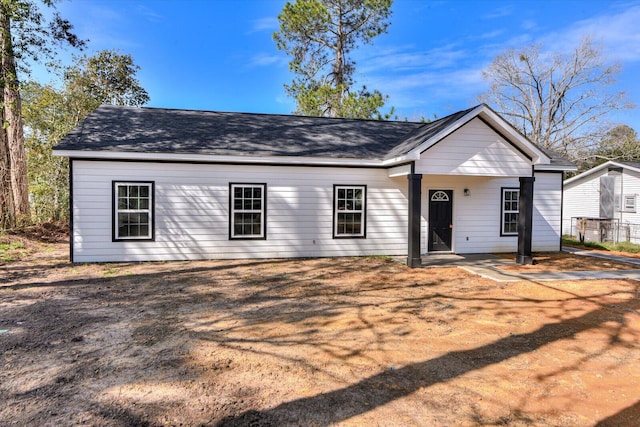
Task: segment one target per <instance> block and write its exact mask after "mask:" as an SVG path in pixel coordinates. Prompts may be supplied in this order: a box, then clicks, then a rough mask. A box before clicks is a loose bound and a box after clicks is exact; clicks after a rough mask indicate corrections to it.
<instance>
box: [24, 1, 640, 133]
mask: <svg viewBox="0 0 640 427" xmlns="http://www.w3.org/2000/svg"><path fill="white" fill-rule="evenodd" d="M284 4H285V1H284V0H209V1H207V0H181V1H178V0H172V1H170V0H126V1H125V0H73V1H64V2H62V3H59V5H58V9H59V10H60V12H61V14H62V15H63V16H64V17H65V18H67V19H69V20H70V21H71V22H72V23H73V24H74V26H75V29H76V33H77V34H78V35H79V36H80V37H82V38H88V39H90V43H89V46H88V49H87V53H88V54H92V53H94V52H96V51H99V50H102V49H117V50H119V51H120V52H122V53H129V54H131V55H132V56H133V58H134V60H135V62H136V63H137V64H138V65H140V67H141V71H140V72H139V79H140V81H141V83H142V85H143V87H145V88H146V89H147V91H148V92H149V95H150V97H151V101H150V102H149V104H148V105H149V106H153V107H165V108H186V109H204V110H216V111H242V112H261V113H285V114H286V113H290V112H292V111H293V110H294V109H295V105H294V103H293V102H292V100H291V99H289V98H287V96H286V94H285V92H284V89H283V84H284V83H287V82H289V81H290V80H291V78H292V75H291V74H290V73H289V70H288V58H287V57H286V55H285V54H284V53H282V52H280V51H278V50H277V49H276V46H275V43H274V42H273V40H272V37H271V34H272V33H273V32H274V31H276V30H277V28H278V21H277V15H278V13H279V12H280V11H281V10H282V8H283V6H284ZM392 10H393V15H392V17H391V26H390V27H389V31H388V33H387V34H384V35H382V36H379V37H378V38H376V39H375V40H374V44H373V45H372V46H364V47H361V48H360V49H358V50H357V51H355V52H354V53H353V57H354V58H355V60H356V63H357V65H356V68H357V71H358V73H357V75H356V79H357V81H358V83H359V84H365V85H366V86H367V87H368V88H372V89H378V90H380V91H381V92H383V93H385V94H387V95H389V101H388V104H387V105H389V106H391V105H393V106H394V107H395V109H396V114H397V115H398V116H400V117H407V118H409V119H418V118H420V117H421V116H424V117H428V118H433V117H434V116H437V117H442V116H445V115H447V114H450V113H452V112H455V111H458V110H461V109H464V108H468V107H469V106H472V105H475V104H477V99H476V98H477V96H478V94H480V93H482V92H483V91H485V90H486V88H487V84H486V83H485V82H484V81H483V79H482V75H481V72H482V70H483V69H485V68H486V67H487V66H488V65H489V64H490V62H491V61H492V59H493V58H494V57H495V56H496V55H497V54H499V53H500V52H501V51H503V50H504V49H507V48H511V47H513V48H519V47H523V46H526V45H529V44H531V43H542V45H543V46H544V48H545V49H548V50H553V51H567V50H569V49H571V48H573V47H575V46H576V45H577V44H578V42H579V40H580V39H581V37H583V36H584V35H589V36H591V37H592V38H593V39H594V40H596V41H597V42H599V43H601V44H602V46H603V47H604V54H605V56H606V58H607V59H608V60H610V61H619V62H620V63H621V64H622V66H623V72H622V74H621V75H620V76H619V82H618V84H617V89H618V90H624V91H626V92H627V93H628V96H629V98H630V100H631V101H632V102H634V103H635V104H637V105H640V85H639V84H638V76H640V0H634V1H604V0H602V1H595V0H591V1H590V0H564V1H562V0H556V1H552V0H537V1H525V0H513V1H489V0H477V1H472V0H457V1H429V0H425V1H419V0H396V1H395V2H394V5H393V8H392ZM65 55H66V58H69V56H70V54H65ZM63 57H65V56H64V55H63ZM67 60H68V59H67ZM33 76H34V77H35V78H37V79H38V80H41V81H44V82H46V81H48V80H49V79H51V78H52V77H51V76H47V75H46V73H45V72H44V70H42V69H37V70H35V72H34V74H33ZM639 112H640V110H638V109H636V110H632V111H630V112H627V113H622V114H616V115H614V116H612V117H611V119H612V120H614V121H616V122H621V123H625V124H628V125H630V126H632V127H633V128H634V129H636V130H637V131H640V117H639Z"/></svg>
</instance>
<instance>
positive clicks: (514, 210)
mask: <svg viewBox="0 0 640 427" xmlns="http://www.w3.org/2000/svg"><path fill="white" fill-rule="evenodd" d="M519 198H520V190H518V189H517V188H503V189H502V210H501V223H502V224H501V227H502V228H501V230H500V234H501V235H503V236H512V235H516V234H518V212H519V206H518V203H519V202H518V199H519Z"/></svg>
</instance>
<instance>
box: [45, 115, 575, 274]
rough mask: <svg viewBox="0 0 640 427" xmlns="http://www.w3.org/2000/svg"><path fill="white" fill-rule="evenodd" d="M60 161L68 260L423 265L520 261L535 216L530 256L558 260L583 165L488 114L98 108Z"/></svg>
mask: <svg viewBox="0 0 640 427" xmlns="http://www.w3.org/2000/svg"><path fill="white" fill-rule="evenodd" d="M54 154H55V155H58V156H67V157H69V159H70V181H71V185H70V187H71V259H72V261H74V262H94V261H146V260H182V259H231V258H277V257H321V256H327V257H331V256H359V255H408V261H409V264H410V265H413V266H417V265H419V263H420V257H421V256H422V255H424V254H428V253H432V252H442V251H444V252H455V253H483V252H484V253H488V252H515V251H516V250H517V249H518V242H519V240H518V239H519V238H518V227H519V225H518V223H519V221H521V220H525V217H527V218H528V220H529V222H528V223H527V224H529V225H526V226H521V229H522V230H524V229H525V228H527V227H528V228H530V230H528V231H527V232H526V233H525V232H524V231H523V235H525V236H528V237H529V238H530V239H531V245H532V247H533V250H534V251H557V250H559V249H560V245H561V215H562V214H561V203H562V177H563V174H562V172H563V171H565V170H575V167H574V166H573V165H572V164H571V163H568V162H566V161H565V160H563V159H561V158H558V157H556V156H554V155H553V154H551V153H549V152H548V151H544V150H542V149H540V148H539V147H537V146H536V145H534V144H532V143H531V142H530V141H528V140H527V139H526V138H525V137H523V136H522V135H521V134H519V133H518V132H517V131H516V130H515V129H513V128H512V127H511V126H510V125H509V124H508V123H507V122H506V121H505V120H503V119H502V118H501V117H500V116H499V115H498V114H497V113H495V112H494V111H493V110H491V109H490V108H489V107H487V106H486V105H479V106H477V107H474V108H471V109H468V110H465V111H460V112H458V113H455V114H452V115H450V116H447V117H444V118H442V119H440V120H437V121H434V122H432V123H410V122H385V121H372V120H347V119H332V118H318V117H300V116H287V115H264V114H246V113H220V112H206V111H188V110H166V109H155V108H130V107H114V106H102V107H100V108H98V109H97V110H96V111H95V112H94V113H92V114H91V115H89V117H87V119H86V120H84V121H83V122H82V123H81V124H80V125H79V126H78V127H77V128H76V129H74V130H73V131H72V132H71V133H70V134H69V135H68V136H67V137H66V138H65V139H64V140H63V141H62V142H61V143H60V144H59V145H58V146H57V147H56V148H55V150H54ZM533 180H535V183H534V184H533V185H534V187H533V189H534V190H533V191H531V190H523V191H522V192H523V197H524V198H523V199H521V198H520V189H521V188H525V187H521V185H530V184H531V182H532V181H533ZM523 183H529V184H523ZM527 188H531V187H527ZM525 194H526V195H525ZM522 203H524V205H528V206H530V207H532V209H530V210H526V211H527V212H530V213H529V214H528V215H520V204H522Z"/></svg>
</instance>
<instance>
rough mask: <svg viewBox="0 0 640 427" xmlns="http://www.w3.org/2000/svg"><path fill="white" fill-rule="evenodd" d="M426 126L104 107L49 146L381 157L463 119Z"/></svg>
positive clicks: (450, 118)
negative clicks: (55, 143) (58, 141)
mask: <svg viewBox="0 0 640 427" xmlns="http://www.w3.org/2000/svg"><path fill="white" fill-rule="evenodd" d="M469 111H470V110H466V111H461V112H459V113H456V114H452V115H451V116H447V117H445V118H442V119H440V120H436V121H434V122H431V123H414V122H390V121H380V120H357V119H333V118H323V117H305V116H291V115H270V114H252V113H221V112H212V111H192V110H169V109H160V108H132V107H117V106H111V105H103V106H101V107H99V108H98V109H97V110H96V111H94V112H93V113H91V114H90V115H89V116H88V117H87V118H86V119H85V120H84V121H83V122H82V123H81V124H80V125H79V126H77V127H76V128H75V129H74V130H72V131H71V132H70V133H69V134H68V135H67V136H66V137H65V138H64V139H63V140H62V141H61V142H60V143H59V144H58V145H57V146H56V147H55V149H56V150H80V151H114V152H115V151H117V152H130V153H134V152H135V153H182V154H205V155H221V156H225V155H227V156H303V157H328V158H347V159H384V158H389V157H394V156H397V155H402V154H405V153H407V152H408V151H410V150H411V149H412V148H415V147H416V146H417V145H419V144H420V143H421V142H422V141H424V138H425V137H429V136H432V135H434V134H436V133H438V132H439V131H440V130H442V129H444V128H445V127H447V126H448V125H449V124H450V123H452V122H453V121H455V120H457V119H458V118H460V117H462V116H463V115H464V114H466V113H467V112H469Z"/></svg>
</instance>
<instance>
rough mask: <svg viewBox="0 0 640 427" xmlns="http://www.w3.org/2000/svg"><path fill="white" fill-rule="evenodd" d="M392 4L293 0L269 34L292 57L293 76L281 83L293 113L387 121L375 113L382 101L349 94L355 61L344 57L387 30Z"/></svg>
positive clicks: (380, 0) (371, 0)
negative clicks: (293, 106)
mask: <svg viewBox="0 0 640 427" xmlns="http://www.w3.org/2000/svg"><path fill="white" fill-rule="evenodd" d="M390 16H391V0H296V1H295V2H293V3H291V2H287V4H286V5H285V6H284V8H283V10H282V13H280V15H279V16H278V20H279V22H280V31H277V32H275V33H274V34H273V38H274V40H275V41H276V44H277V46H278V49H280V50H283V51H284V52H286V53H287V54H289V55H290V56H291V58H292V59H291V61H290V62H289V68H290V70H291V71H292V72H293V73H294V74H295V75H296V77H295V78H294V79H293V81H292V83H291V84H289V85H285V89H286V91H287V93H288V95H289V96H291V97H293V98H294V99H295V100H296V104H297V110H296V111H295V112H296V113H297V114H304V115H312V116H328V117H350V118H377V119H382V118H384V117H386V118H389V117H390V116H391V115H392V114H393V111H391V112H390V113H388V114H387V115H385V116H383V115H382V114H381V113H380V109H381V108H382V107H383V106H384V104H385V102H386V100H387V97H386V96H384V95H382V94H381V93H380V92H379V91H377V90H374V91H373V92H369V91H367V89H366V87H362V88H361V89H360V90H357V91H354V90H352V87H353V85H354V81H353V75H354V72H355V62H354V61H353V60H352V59H351V58H350V57H349V53H350V52H351V51H352V50H353V49H355V48H356V47H357V46H358V45H359V44H368V43H371V41H372V40H373V38H375V37H376V36H378V35H380V34H383V33H385V32H386V31H387V28H388V26H389V21H388V19H389V17H390Z"/></svg>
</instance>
